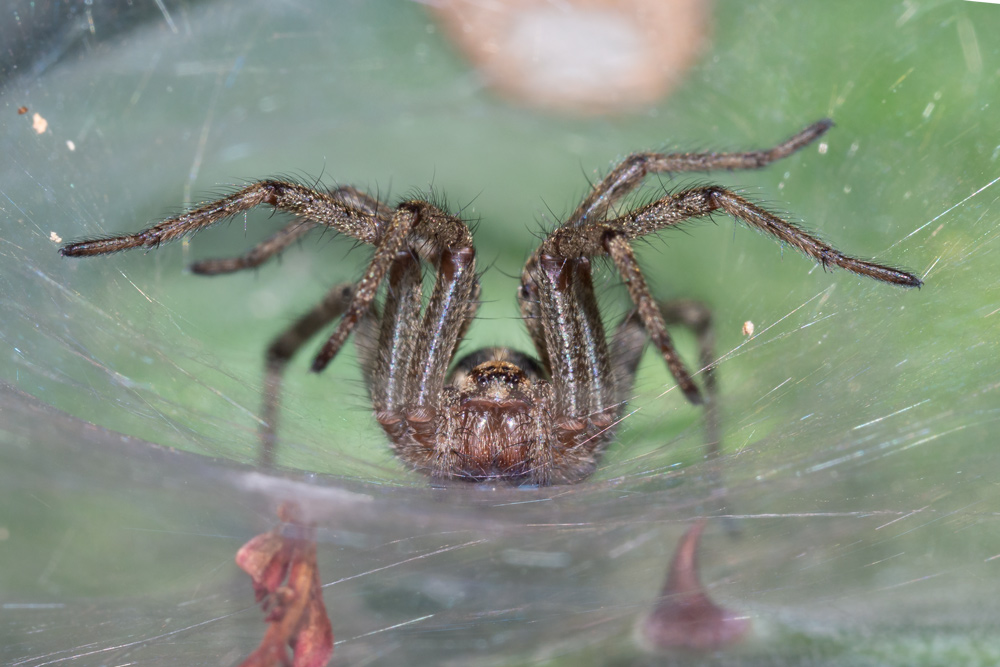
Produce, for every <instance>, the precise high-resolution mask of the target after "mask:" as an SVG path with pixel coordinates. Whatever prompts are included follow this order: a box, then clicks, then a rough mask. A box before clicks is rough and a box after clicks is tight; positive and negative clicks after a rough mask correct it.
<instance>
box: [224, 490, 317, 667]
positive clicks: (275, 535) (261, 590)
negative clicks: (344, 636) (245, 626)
mask: <svg viewBox="0 0 1000 667" xmlns="http://www.w3.org/2000/svg"><path fill="white" fill-rule="evenodd" d="M278 515H279V516H280V517H281V518H282V520H283V521H285V522H286V523H285V525H284V526H283V527H282V528H279V529H276V530H273V531H271V532H269V533H264V534H262V535H258V536H256V537H254V538H253V539H251V540H250V541H249V542H247V543H246V544H245V545H244V546H243V548H241V549H240V551H239V553H238V554H237V556H236V562H237V564H238V565H239V566H240V568H242V569H243V570H244V571H245V572H247V573H248V574H249V575H250V576H251V578H252V579H253V585H254V591H255V593H256V595H257V599H258V601H260V600H263V605H262V606H263V608H264V610H265V611H266V612H267V616H266V618H265V621H266V622H267V623H268V628H267V632H265V633H264V639H263V640H261V643H260V646H258V647H257V649H256V650H255V651H254V652H253V653H251V654H250V655H249V656H247V658H246V660H244V661H243V662H242V663H241V667H278V666H281V667H293V666H294V667H324V665H326V664H327V663H328V662H329V661H330V657H331V656H332V655H333V628H332V627H331V626H330V620H329V618H327V614H326V607H325V605H324V604H323V589H322V586H321V585H320V580H319V570H318V568H317V566H316V540H315V535H314V530H313V528H312V527H311V526H306V525H303V524H300V523H295V516H296V512H295V510H294V508H293V507H287V506H282V508H280V509H279V512H278ZM286 576H287V579H286ZM289 648H291V649H292V651H293V653H292V655H291V656H290V655H289V654H288V649H289Z"/></svg>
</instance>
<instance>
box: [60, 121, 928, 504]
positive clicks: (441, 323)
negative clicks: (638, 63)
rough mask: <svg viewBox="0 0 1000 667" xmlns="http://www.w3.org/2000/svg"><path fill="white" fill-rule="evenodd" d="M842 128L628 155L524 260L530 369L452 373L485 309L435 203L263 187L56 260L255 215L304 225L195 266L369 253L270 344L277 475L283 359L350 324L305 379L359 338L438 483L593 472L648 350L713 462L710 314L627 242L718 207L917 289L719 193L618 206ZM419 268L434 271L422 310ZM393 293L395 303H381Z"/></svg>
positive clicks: (385, 396)
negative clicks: (599, 264) (681, 331)
mask: <svg viewBox="0 0 1000 667" xmlns="http://www.w3.org/2000/svg"><path fill="white" fill-rule="evenodd" d="M832 124H833V123H832V122H831V121H829V120H821V121H818V122H816V123H813V124H812V125H810V126H809V127H807V128H805V129H804V130H802V131H801V132H799V133H798V134H796V135H795V136H793V137H791V138H790V139H788V140H787V141H785V142H783V143H781V144H778V145H777V146H775V147H774V148H771V149H770V150H764V151H753V152H748V153H676V154H659V153H636V154H634V155H630V156H629V157H627V158H625V160H623V161H622V162H621V163H620V164H619V165H618V166H616V167H615V168H614V169H613V170H612V171H611V173H609V174H608V175H607V176H606V177H605V178H604V179H603V180H601V181H600V182H599V183H598V184H597V185H595V186H594V187H593V188H592V190H591V191H590V193H589V194H588V195H587V197H586V198H585V199H584V200H583V203H581V204H580V206H579V207H578V208H577V209H576V210H575V211H574V212H573V213H572V215H570V216H569V218H567V219H566V221H565V222H563V223H562V224H561V225H560V226H559V227H558V228H557V229H555V230H554V231H553V232H552V233H550V234H549V235H548V237H547V238H546V239H545V240H544V241H543V242H542V244H541V245H540V246H539V247H538V249H537V250H535V252H534V254H532V255H531V257H530V258H529V259H528V261H527V263H526V264H525V267H524V270H523V272H522V274H521V287H520V290H519V292H518V301H519V303H520V307H521V314H522V316H523V318H524V321H525V324H526V326H527V327H528V331H529V332H530V334H531V338H532V340H533V341H534V344H535V349H536V350H537V352H538V359H537V360H536V359H534V358H532V357H530V356H528V355H525V354H522V353H521V352H516V351H514V350H511V349H508V348H489V349H484V350H478V351H476V352H472V353H471V354H469V355H467V356H466V357H464V358H463V359H461V360H460V361H458V363H457V364H455V365H454V367H452V360H453V357H454V355H455V351H456V349H457V347H458V344H459V342H460V341H461V339H462V337H463V336H464V334H465V332H466V329H467V328H468V326H469V324H470V322H471V321H472V319H473V317H474V316H475V314H476V310H477V308H478V305H479V304H478V298H479V281H478V277H477V275H476V269H475V255H476V253H475V249H474V248H473V244H472V235H471V233H470V232H469V229H468V227H467V226H466V225H465V223H464V222H463V221H462V220H460V219H459V218H457V217H455V216H453V215H449V214H448V213H446V212H444V211H442V210H441V209H440V208H438V207H436V206H434V205H433V204H431V203H429V202H426V201H421V200H409V201H404V202H402V203H400V204H399V205H397V206H396V207H395V208H390V207H389V206H387V205H385V204H383V203H382V202H380V201H377V200H376V199H374V198H372V197H370V196H368V195H366V194H364V193H362V192H360V191H359V190H357V189H355V188H352V187H341V188H337V189H335V190H332V191H330V192H320V191H317V190H314V189H312V188H309V187H306V186H304V185H300V184H296V183H289V182H284V181H276V180H266V181H260V182H258V183H254V184H253V185H250V186H248V187H245V188H243V189H242V190H240V191H239V192H236V193H235V194H233V195H230V196H228V197H225V198H223V199H219V200H218V201H213V202H210V203H207V204H205V205H203V206H201V207H199V208H196V209H194V210H192V211H190V212H188V213H185V214H183V215H180V216H178V217H175V218H171V219H169V220H166V221H164V222H161V223H159V224H156V225H153V226H152V227H149V228H148V229H145V230H143V231H141V232H138V233H136V234H129V235H125V236H117V237H113V238H101V239H92V240H86V241H80V242H77V243H71V244H69V245H67V246H65V247H63V248H62V250H61V252H62V254H63V255H67V256H89V255H100V254H105V253H111V252H116V251H119V250H127V249H129V248H137V247H145V248H152V247H156V246H159V245H160V244H161V243H163V242H165V241H171V240H173V239H175V238H178V237H180V236H183V235H185V234H189V233H193V232H196V231H198V230H200V229H202V228H204V227H207V226H209V225H211V224H214V223H216V222H219V221H220V220H224V219H226V218H229V217H232V216H233V215H236V214H237V213H241V212H244V211H247V210H248V209H251V208H253V207H255V206H258V205H260V204H269V205H271V206H273V207H274V208H275V209H276V210H278V211H285V212H288V213H291V214H292V215H294V216H295V219H294V220H293V221H292V222H291V223H289V224H288V225H287V226H286V227H285V228H283V229H282V230H280V231H279V232H277V233H276V234H275V235H273V236H271V237H270V238H268V239H267V240H265V241H263V242H262V243H260V244H259V245H257V246H256V247H254V248H252V249H250V250H249V251H248V252H247V253H246V254H244V255H242V256H240V257H235V258H231V259H212V260H206V261H201V262H197V263H196V264H194V265H193V266H192V270H193V271H194V272H195V273H200V274H205V275H214V274H219V273H228V272H232V271H239V270H242V269H247V268H251V267H256V266H258V265H260V264H261V263H263V262H264V261H266V260H267V259H269V258H271V257H273V256H274V255H276V254H278V253H279V252H281V251H282V250H284V249H285V248H286V247H288V245H289V244H291V243H292V242H294V241H296V240H298V239H300V238H302V237H303V236H304V235H305V234H306V233H307V232H308V231H309V230H311V229H312V228H313V227H316V226H317V225H323V226H327V227H331V228H333V229H335V230H337V231H338V232H341V233H343V234H346V235H348V236H350V237H352V238H354V239H357V240H358V241H361V242H364V243H367V244H369V245H372V246H374V247H375V251H374V256H373V257H372V260H371V263H370V264H369V265H368V269H367V270H366V271H365V273H364V275H363V276H362V278H361V279H360V280H359V281H358V282H357V283H354V284H353V285H341V286H337V287H335V288H334V289H333V290H331V291H330V292H329V293H328V294H327V295H326V297H325V298H324V299H323V301H322V302H321V303H320V304H319V305H317V306H316V307H315V308H313V309H312V310H311V311H309V312H308V313H306V314H305V315H304V316H303V317H301V318H300V319H299V320H298V321H296V322H295V323H294V324H293V325H292V326H291V327H289V328H288V330H286V331H285V332H284V333H283V334H281V335H280V336H278V337H277V338H276V339H275V340H274V341H273V342H272V343H271V345H270V347H269V348H268V350H267V356H266V360H267V362H266V368H267V370H266V378H265V387H264V394H265V396H264V408H263V412H264V414H263V422H264V423H265V424H266V426H265V427H264V430H263V433H262V437H263V441H264V447H263V454H262V458H263V463H264V464H265V465H270V464H271V463H272V458H273V448H274V425H275V423H276V417H277V410H278V399H279V390H280V383H281V376H282V373H283V370H284V368H285V366H286V364H287V363H288V361H289V360H290V359H291V358H292V356H293V355H294V354H295V353H296V352H297V351H298V350H299V348H301V347H302V345H303V344H304V343H305V342H306V341H308V340H309V339H310V338H311V337H312V336H314V335H315V334H316V333H318V332H319V331H320V330H321V329H322V328H324V327H326V326H328V325H329V324H331V323H332V322H333V321H334V320H336V319H337V318H340V322H339V324H338V325H337V327H336V328H335V329H334V331H333V334H332V335H331V336H330V338H329V339H328V340H327V341H326V344H325V345H324V346H323V347H322V349H321V350H320V352H319V354H318V355H317V356H316V358H315V360H314V361H313V364H312V369H313V370H314V371H317V372H318V371H321V370H323V369H324V368H325V367H326V366H327V364H329V363H330V361H331V360H332V359H333V358H334V357H335V356H336V355H337V352H338V351H339V350H340V348H341V346H343V344H344V342H345V341H346V339H347V337H348V336H349V335H350V334H351V333H352V332H356V333H357V337H358V343H359V345H358V347H359V350H360V356H361V360H362V364H363V369H364V376H365V379H366V381H367V385H368V388H369V392H370V394H371V400H372V404H373V407H374V410H375V418H376V419H377V420H378V422H379V424H381V426H382V428H383V429H384V430H385V432H386V434H388V436H389V439H390V440H391V442H392V446H393V448H394V450H395V452H396V454H397V455H398V456H399V457H400V458H402V459H403V460H404V461H406V462H407V463H409V464H410V465H411V466H413V467H414V468H416V469H417V470H420V471H422V472H425V473H428V474H430V475H431V476H432V477H435V478H454V479H463V480H474V481H481V480H508V481H513V482H517V483H531V484H539V485H544V484H555V483H566V482H576V481H579V480H581V479H584V478H586V477H587V476H588V475H590V474H591V473H592V472H593V471H594V468H595V466H596V464H597V460H598V458H599V457H600V455H601V452H602V451H603V450H604V448H605V446H606V445H607V443H608V442H609V440H610V439H611V436H612V433H613V431H614V427H615V425H616V423H617V422H618V420H619V418H620V415H621V414H622V410H623V406H624V402H625V399H626V397H627V396H628V394H629V392H630V391H631V387H632V383H633V380H634V378H635V373H636V368H637V366H638V363H639V358H640V356H641V354H642V350H643V347H644V345H645V342H646V340H647V338H648V339H650V340H652V342H653V344H654V345H656V347H657V348H658V349H659V350H660V353H661V354H662V355H663V358H664V360H665V361H666V363H667V367H668V368H669V369H670V372H671V373H672V374H673V376H674V378H675V379H676V380H677V383H678V385H679V386H680V388H681V390H682V391H683V392H684V394H685V396H687V398H688V400H690V401H691V402H692V403H695V404H700V403H703V402H704V403H705V405H706V410H707V420H708V428H709V431H708V440H709V448H710V451H711V449H712V448H713V447H714V448H716V451H717V446H718V437H717V435H716V433H715V426H714V422H715V416H714V403H715V400H714V398H715V396H714V395H715V387H714V380H713V375H712V363H713V358H712V352H711V329H710V323H709V316H708V311H707V309H706V308H705V307H704V306H702V305H701V304H697V303H694V302H690V301H683V302H673V303H668V304H664V305H663V306H660V305H658V304H657V303H656V301H655V300H654V299H653V296H652V295H651V294H650V292H649V288H648V287H647V286H646V281H645V279H644V278H643V275H642V272H641V271H640V269H639V266H638V264H637V263H636V258H635V255H634V254H633V251H632V246H631V241H632V240H633V239H638V238H640V237H643V236H645V235H647V234H652V233H655V232H658V231H659V230H661V229H664V228H666V227H671V226H673V225H677V224H679V223H681V222H684V221H686V220H690V219H692V218H697V217H704V216H708V215H710V214H711V213H713V212H715V211H719V210H721V211H724V212H726V213H728V214H729V215H731V216H732V217H734V218H736V219H737V220H740V221H742V222H744V223H746V224H748V225H750V226H751V227H754V228H756V229H759V230H761V231H764V232H767V233H768V234H772V235H773V236H775V237H777V238H778V239H779V240H780V241H782V242H784V243H787V244H789V245H791V246H793V247H795V248H797V249H799V250H801V251H802V252H804V253H805V254H807V255H809V256H810V257H812V258H814V259H816V260H818V261H819V262H820V263H821V264H822V265H823V266H824V268H825V267H827V266H831V265H834V266H839V267H841V268H844V269H847V270H848V271H853V272H854V273H857V274H861V275H864V276H868V277H870V278H875V279H876V280H881V281H883V282H887V283H893V284H896V285H903V286H906V287H919V286H920V284H921V282H920V280H919V279H918V278H917V277H915V276H913V275H911V274H909V273H906V272H904V271H900V270H897V269H894V268H891V267H888V266H883V265H880V264H874V263H871V262H866V261H863V260H860V259H855V258H853V257H850V256H847V255H844V254H843V253H841V252H840V251H838V250H836V249H834V248H832V247H830V246H829V245H827V244H825V243H823V242H822V241H820V240H818V239H816V238H814V237H813V236H810V235H809V234H807V233H806V232H804V231H802V230H801V229H799V228H797V227H795V226H794V225H792V224H790V223H788V222H785V221H784V220H781V219H780V218H778V217H776V216H774V215H772V214H771V213H768V212H767V211H765V210H764V209H762V208H760V207H759V206H756V205H755V204H752V203H751V202H749V201H747V200H746V199H744V198H742V197H740V196H738V195H736V194H734V193H733V192H730V191H729V190H726V189H724V188H721V187H718V186H714V185H707V186H702V187H695V188H691V189H688V190H684V191H681V192H677V193H674V194H668V195H666V196H664V197H662V198H660V199H659V200H657V201H654V202H652V203H650V204H647V205H645V206H641V207H639V208H636V209H634V210H631V211H628V212H626V213H624V214H623V215H619V214H618V211H617V210H615V208H614V207H615V205H616V204H617V203H618V202H620V201H621V199H622V198H623V197H624V196H625V195H627V194H628V193H629V192H631V191H633V190H634V189H635V188H636V187H637V186H639V184H640V183H641V182H642V180H643V179H644V177H645V176H646V175H647V174H652V173H667V174H670V173H673V172H681V171H710V170H715V169H755V168H759V167H763V166H765V165H767V164H769V163H771V162H773V161H774V160H778V159H780V158H783V157H786V156H788V155H790V154H792V153H794V152H795V151H798V150H799V149H801V148H802V147H804V146H806V145H807V144H809V143H811V142H812V141H815V140H816V139H817V138H818V137H820V136H821V135H822V134H823V133H824V132H826V131H827V130H828V129H829V128H830V127H831V126H832ZM600 256H608V257H610V258H611V260H612V262H614V265H615V267H616V268H617V269H618V271H619V272H620V273H621V275H622V278H623V279H624V281H625V284H626V285H627V287H628V291H629V294H630V296H631V298H632V301H633V303H634V304H635V308H634V309H633V310H632V311H631V312H630V313H628V314H627V315H626V316H625V317H624V318H623V319H622V321H621V322H620V323H619V324H618V326H617V327H616V329H615V332H614V334H613V335H612V336H611V337H610V339H609V338H608V337H607V336H606V334H605V331H604V325H603V324H602V322H601V316H600V313H599V312H598V307H597V300H596V298H595V296H594V288H593V284H592V282H591V272H590V258H591V257H600ZM422 261H424V262H427V263H429V264H430V265H432V266H433V267H434V269H435V271H436V275H437V277H436V282H435V285H434V288H433V291H432V293H431V295H430V298H429V299H428V300H427V303H426V305H424V304H423V287H422V281H421V262H422ZM383 282H385V283H386V284H387V287H386V289H385V296H384V299H383V300H382V302H381V303H377V302H376V299H375V297H376V293H377V291H378V289H379V286H380V285H381V284H382V283H383ZM668 322H670V323H679V324H683V325H686V326H688V327H690V328H692V329H693V330H694V331H695V332H696V333H697V334H698V336H699V339H700V343H701V360H700V361H701V364H702V367H703V369H704V371H705V389H706V399H705V400H704V401H703V399H702V396H701V393H700V392H699V390H698V388H697V386H696V385H695V383H694V381H693V380H692V378H691V374H690V373H689V372H688V371H687V369H686V368H685V366H684V364H683V362H682V361H681V360H680V358H679V357H678V356H677V352H676V351H675V349H674V345H673V343H672V342H671V339H670V335H669V334H668V333H667V326H666V325H667V323H668ZM449 368H451V370H450V371H449Z"/></svg>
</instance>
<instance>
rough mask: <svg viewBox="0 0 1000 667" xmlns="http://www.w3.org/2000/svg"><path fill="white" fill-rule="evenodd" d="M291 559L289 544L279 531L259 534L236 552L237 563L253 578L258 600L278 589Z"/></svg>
mask: <svg viewBox="0 0 1000 667" xmlns="http://www.w3.org/2000/svg"><path fill="white" fill-rule="evenodd" d="M290 560H291V550H290V549H289V545H288V543H287V541H286V540H285V539H284V537H282V535H281V534H280V533H279V532H277V531H272V532H269V533H263V534H261V535H257V536H256V537H254V538H253V539H251V540H250V541H249V542H247V543H246V544H244V545H243V547H242V548H241V549H240V550H239V551H238V552H236V565H237V566H239V568H240V569H241V570H243V571H244V572H246V573H247V574H249V575H250V578H251V579H253V590H254V594H255V595H256V597H257V602H260V601H261V600H262V599H264V596H265V595H269V594H271V593H274V592H275V591H276V590H277V589H278V586H280V585H281V582H282V580H284V578H285V574H286V573H287V572H288V565H289V562H290Z"/></svg>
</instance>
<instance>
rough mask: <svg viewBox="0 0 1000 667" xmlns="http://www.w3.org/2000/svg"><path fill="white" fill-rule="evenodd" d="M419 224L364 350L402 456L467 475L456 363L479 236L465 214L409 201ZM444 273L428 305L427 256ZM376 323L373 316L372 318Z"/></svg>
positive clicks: (472, 292)
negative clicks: (453, 373)
mask: <svg viewBox="0 0 1000 667" xmlns="http://www.w3.org/2000/svg"><path fill="white" fill-rule="evenodd" d="M400 209H402V210H409V211H411V212H412V213H413V214H414V215H415V216H416V217H415V223H414V225H413V226H412V228H411V231H410V234H409V237H408V241H407V247H406V249H404V250H403V251H401V252H398V253H397V254H396V256H395V257H394V258H393V259H392V261H391V263H390V267H389V273H388V278H387V287H386V296H385V301H384V303H383V306H382V312H381V313H380V314H379V315H378V318H377V319H378V324H377V325H373V326H371V327H369V326H368V324H365V325H364V326H363V330H364V329H370V330H371V331H370V333H367V334H366V338H367V339H368V340H369V341H370V342H369V343H368V345H367V346H366V348H367V349H365V350H363V351H362V359H363V365H364V368H365V376H366V380H367V382H368V386H369V391H370V393H371V398H372V405H373V407H374V409H375V417H376V419H377V420H378V422H379V423H380V424H381V426H382V428H383V430H384V431H385V432H386V434H387V435H388V436H389V439H390V441H391V442H392V444H393V448H394V449H395V451H396V454H397V455H398V456H399V457H400V458H402V459H403V460H404V461H406V462H407V463H409V464H410V465H412V466H413V467H414V468H416V469H418V470H421V471H423V472H426V473H429V474H431V475H432V476H434V477H440V478H445V477H454V476H461V474H460V473H461V471H462V470H463V467H464V462H463V461H462V460H461V454H460V449H461V446H460V444H459V443H460V442H462V437H463V436H462V434H461V433H459V428H460V426H459V424H458V422H457V420H456V418H455V416H456V414H457V413H458V412H459V406H458V404H457V400H458V399H457V393H456V391H455V389H454V387H446V386H445V381H446V377H447V373H448V367H449V365H450V363H451V361H452V358H453V357H454V355H455V350H456V349H457V347H458V343H459V341H460V340H461V338H462V337H463V336H464V334H465V331H466V329H467V328H468V325H469V323H470V322H471V321H472V318H473V317H474V316H475V312H476V309H477V307H478V298H479V281H478V279H477V276H476V270H475V250H474V248H473V245H472V234H471V233H470V232H469V229H468V227H467V226H466V225H465V223H464V222H462V221H461V220H460V219H458V218H456V217H454V216H451V215H448V214H447V213H444V212H443V211H441V210H440V209H438V208H436V207H434V206H433V205H431V204H429V203H427V202H422V201H413V202H404V203H403V204H401V205H400ZM421 260H424V261H427V262H428V263H430V264H431V265H432V266H433V267H434V269H435V271H436V274H437V277H436V280H435V283H434V288H433V291H432V292H431V295H430V298H429V300H428V301H427V305H426V307H422V296H423V290H422V283H423V281H422V275H421V271H420V261H421ZM368 321H371V320H368Z"/></svg>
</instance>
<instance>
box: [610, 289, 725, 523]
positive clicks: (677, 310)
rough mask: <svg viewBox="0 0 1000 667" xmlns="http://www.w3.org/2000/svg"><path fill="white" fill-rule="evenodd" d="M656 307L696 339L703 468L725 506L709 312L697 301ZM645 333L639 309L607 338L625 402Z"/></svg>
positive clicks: (718, 502)
mask: <svg viewBox="0 0 1000 667" xmlns="http://www.w3.org/2000/svg"><path fill="white" fill-rule="evenodd" d="M657 310H658V311H659V313H660V315H661V316H662V321H663V322H664V323H665V324H667V325H680V326H683V327H685V328H687V329H689V330H690V331H691V332H692V333H694V335H695V337H696V339H697V342H698V363H699V367H700V371H699V372H698V373H696V374H695V375H698V376H700V377H701V384H702V387H703V388H704V392H703V396H704V399H703V401H702V406H703V408H704V420H705V421H704V438H705V444H704V447H705V450H704V457H705V463H706V465H707V466H708V467H707V471H708V472H707V474H706V477H707V478H708V480H709V486H710V487H711V493H712V496H713V504H715V505H717V506H718V507H719V508H720V509H721V508H722V507H723V506H724V505H725V485H724V484H723V480H722V471H721V470H720V468H719V466H718V462H717V461H718V458H719V456H720V454H721V453H722V437H721V432H720V428H721V425H720V417H719V389H718V382H717V378H716V367H715V363H716V362H715V330H714V328H713V326H712V311H711V310H710V309H709V307H708V306H707V305H706V304H704V303H702V302H701V301H695V300H693V299H675V300H671V301H661V302H659V303H658V304H657ZM647 340H649V336H648V334H647V332H646V329H645V327H644V325H643V319H642V317H641V316H640V315H639V310H638V309H634V310H632V311H631V312H630V313H628V314H627V315H626V316H625V317H624V318H623V319H622V321H621V323H620V324H619V325H618V327H617V329H616V330H615V333H614V336H613V337H612V339H611V345H610V348H611V349H610V352H611V366H612V370H613V372H614V374H615V384H616V385H617V386H618V390H619V398H620V400H621V401H622V403H625V402H627V401H628V399H629V398H630V394H631V393H632V389H633V386H634V384H635V374H636V370H637V369H638V366H639V360H640V358H641V357H642V352H643V349H644V348H645V344H646V341H647Z"/></svg>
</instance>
